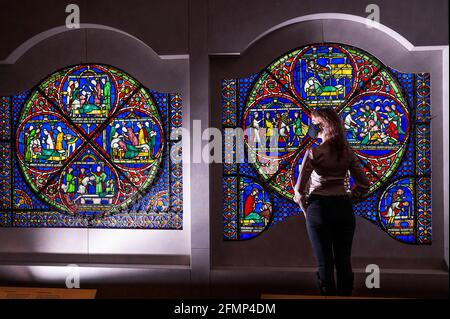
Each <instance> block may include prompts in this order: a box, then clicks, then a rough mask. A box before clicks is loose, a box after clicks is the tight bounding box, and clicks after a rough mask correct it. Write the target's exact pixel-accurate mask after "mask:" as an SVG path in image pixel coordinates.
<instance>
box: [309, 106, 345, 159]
mask: <svg viewBox="0 0 450 319" xmlns="http://www.w3.org/2000/svg"><path fill="white" fill-rule="evenodd" d="M311 115H312V116H315V117H318V118H320V120H321V122H322V123H320V124H321V125H320V128H321V131H322V134H323V135H324V136H325V137H326V138H327V139H328V141H329V142H330V146H331V147H332V149H333V151H334V152H335V153H336V155H337V159H338V160H340V158H341V155H342V153H343V152H344V151H346V150H348V148H349V145H348V143H347V139H346V138H345V130H344V125H343V123H342V120H341V118H340V117H339V115H338V114H337V113H336V111H335V110H334V109H332V108H323V109H315V110H314V111H313V112H312V114H311Z"/></svg>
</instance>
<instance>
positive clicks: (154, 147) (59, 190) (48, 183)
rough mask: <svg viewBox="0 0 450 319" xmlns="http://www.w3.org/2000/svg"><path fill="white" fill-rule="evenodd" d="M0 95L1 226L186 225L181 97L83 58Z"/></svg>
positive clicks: (106, 226)
mask: <svg viewBox="0 0 450 319" xmlns="http://www.w3.org/2000/svg"><path fill="white" fill-rule="evenodd" d="M0 101H1V104H0V115H1V116H0V120H1V123H0V124H4V125H2V127H1V129H0V138H1V143H0V148H1V152H0V153H1V156H2V169H1V175H0V178H1V184H0V185H1V186H0V196H1V202H0V208H1V213H0V225H1V226H12V227H97V228H158V229H161V228H162V229H165V228H167V229H181V228H182V168H181V163H175V162H173V161H172V160H171V158H170V156H169V155H168V154H169V149H170V148H171V147H173V146H174V145H175V143H177V142H179V141H172V140H170V139H169V137H170V132H171V131H172V130H176V129H179V128H180V127H181V97H180V95H179V94H162V93H158V92H154V91H150V90H148V89H146V88H144V87H143V86H142V85H141V84H140V83H139V82H138V81H136V80H135V79H133V78H132V77H130V76H129V75H128V74H126V73H124V72H122V71H119V70H117V69H116V68H113V67H110V66H106V65H98V64H83V65H76V66H73V67H67V68H65V69H63V70H61V71H58V72H55V73H53V74H52V75H50V76H49V77H48V78H46V79H44V80H43V81H42V82H41V83H40V84H38V85H37V86H36V87H34V88H33V89H32V90H31V91H28V92H25V93H22V94H18V95H15V96H11V97H3V98H1V100H0ZM180 151H181V150H180Z"/></svg>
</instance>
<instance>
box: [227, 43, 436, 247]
mask: <svg viewBox="0 0 450 319" xmlns="http://www.w3.org/2000/svg"><path fill="white" fill-rule="evenodd" d="M222 107H223V115H222V125H223V130H224V134H225V138H224V149H225V148H226V147H229V148H232V149H233V150H234V152H235V153H236V154H238V153H239V152H240V150H239V143H237V144H236V142H235V139H234V137H233V135H232V133H227V129H231V128H236V127H241V128H242V129H244V131H245V132H247V133H246V135H245V151H246V154H247V155H248V157H247V158H246V162H245V163H225V164H224V170H223V187H224V203H223V205H224V212H223V218H224V220H223V222H224V239H226V240H244V239H250V238H253V237H255V236H257V235H258V234H260V233H261V232H263V231H265V230H267V229H269V228H270V227H271V226H273V225H274V224H276V223H277V222H280V221H282V220H284V219H285V218H287V217H289V216H292V215H298V214H300V208H299V207H298V206H297V205H296V204H295V203H294V202H293V196H294V192H293V187H294V185H295V181H296V179H297V176H298V168H299V165H300V164H301V161H302V158H303V156H304V153H305V151H306V150H307V148H309V147H315V146H317V145H318V144H317V140H313V139H311V138H309V136H308V135H307V134H306V131H307V127H308V125H309V124H310V114H311V111H312V110H314V109H316V108H324V107H332V108H334V109H335V110H336V111H337V112H338V113H339V114H340V116H341V118H342V120H343V122H344V123H345V128H346V134H347V139H348V141H349V143H350V145H351V146H352V147H353V149H354V150H355V151H356V154H357V155H358V156H359V158H360V159H361V160H362V161H363V163H364V166H365V171H366V174H367V177H368V178H369V179H370V182H371V186H370V192H369V195H368V196H367V197H366V198H365V199H364V200H363V201H361V202H359V203H358V204H357V205H355V212H356V214H358V215H359V216H362V217H364V218H366V219H368V220H369V221H371V222H373V223H375V224H377V225H378V226H379V227H380V228H381V229H383V230H384V231H385V232H386V233H387V234H389V235H390V236H392V237H393V238H395V239H397V240H399V241H402V242H406V243H413V244H429V243H431V152H430V144H431V143H430V76H429V74H427V73H420V74H412V73H401V72H399V71H396V70H394V69H392V68H389V67H387V66H385V65H383V64H382V63H381V62H380V61H379V60H377V59H376V58H375V57H373V56H372V55H370V54H369V53H367V52H364V51H363V50H360V49H357V48H354V47H350V46H346V45H340V44H333V43H322V44H314V45H308V46H304V47H301V48H298V49H296V50H293V51H291V52H289V53H287V54H284V55H283V56H281V57H280V58H278V59H276V60H275V61H274V62H272V63H271V64H269V65H268V66H267V67H266V68H265V69H264V70H262V71H261V72H259V73H257V74H253V75H250V76H248V77H246V78H239V79H228V80H224V81H223V82H222ZM262 129H264V130H262ZM275 130H277V132H278V135H277V136H276V137H275V136H274V135H275V134H273V132H275ZM272 138H277V139H278V141H277V142H278V144H277V147H278V149H277V151H278V153H277V154H276V155H273V154H270V153H268V152H264V151H262V149H261V147H260V145H263V144H265V146H269V145H271V144H270V143H271V141H270V140H271V139H272ZM228 156H232V155H228ZM233 156H234V155H233ZM249 158H254V162H253V163H249V160H248V159H249ZM224 160H227V158H224ZM352 183H353V181H352V179H351V178H350V179H349V180H348V181H347V186H348V187H351V185H352Z"/></svg>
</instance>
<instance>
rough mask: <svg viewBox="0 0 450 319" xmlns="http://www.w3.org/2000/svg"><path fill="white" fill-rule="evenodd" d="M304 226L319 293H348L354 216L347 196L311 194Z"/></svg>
mask: <svg viewBox="0 0 450 319" xmlns="http://www.w3.org/2000/svg"><path fill="white" fill-rule="evenodd" d="M306 226H307V230H308V235H309V238H310V240H311V245H312V249H313V251H314V254H315V256H316V260H317V264H318V277H319V278H318V279H319V286H320V289H321V293H322V294H330V295H333V294H336V293H337V294H339V295H351V292H352V289H353V271H352V264H351V251H352V241H353V234H354V232H355V216H354V215H353V208H352V203H351V200H350V198H349V197H348V196H320V195H311V196H310V197H309V200H308V207H307V209H306ZM334 267H336V281H335V279H334Z"/></svg>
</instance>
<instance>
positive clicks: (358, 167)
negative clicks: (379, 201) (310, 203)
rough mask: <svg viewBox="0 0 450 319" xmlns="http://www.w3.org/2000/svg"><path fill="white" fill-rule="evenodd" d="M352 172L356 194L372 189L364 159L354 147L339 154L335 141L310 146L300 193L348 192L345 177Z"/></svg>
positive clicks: (326, 193) (304, 164) (303, 168)
mask: <svg viewBox="0 0 450 319" xmlns="http://www.w3.org/2000/svg"><path fill="white" fill-rule="evenodd" d="M348 171H350V174H351V176H352V177H353V180H354V182H355V183H354V184H355V185H354V189H353V190H352V193H353V195H355V196H360V195H363V194H365V193H366V192H367V191H368V189H369V181H368V179H367V177H366V175H365V173H364V170H363V168H362V163H361V161H360V160H359V159H358V158H357V157H356V155H355V154H354V152H353V150H352V149H351V148H350V147H345V148H343V150H342V151H341V152H340V154H338V153H337V152H336V151H335V149H334V148H333V145H332V144H331V143H328V142H325V143H323V144H321V145H319V146H318V147H316V148H314V149H310V150H309V151H308V152H307V153H306V155H305V157H304V159H303V163H302V168H301V170H300V188H299V192H300V193H307V194H316V195H325V196H332V195H345V194H347V191H346V188H345V178H346V175H347V172H348Z"/></svg>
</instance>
